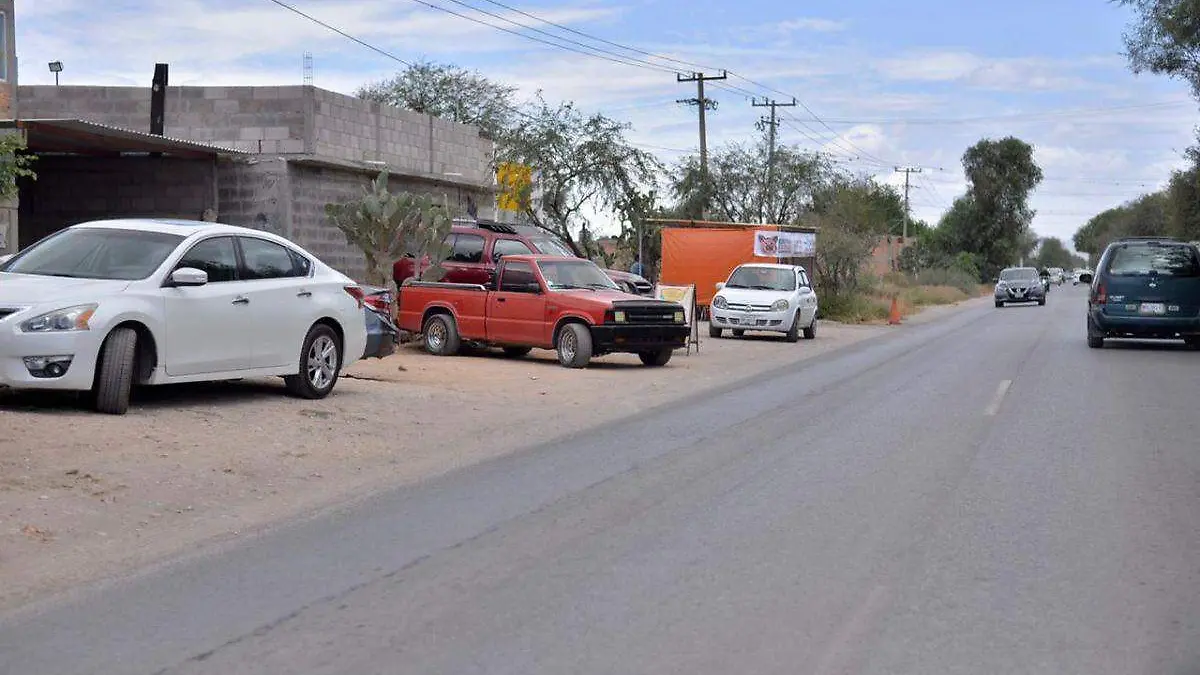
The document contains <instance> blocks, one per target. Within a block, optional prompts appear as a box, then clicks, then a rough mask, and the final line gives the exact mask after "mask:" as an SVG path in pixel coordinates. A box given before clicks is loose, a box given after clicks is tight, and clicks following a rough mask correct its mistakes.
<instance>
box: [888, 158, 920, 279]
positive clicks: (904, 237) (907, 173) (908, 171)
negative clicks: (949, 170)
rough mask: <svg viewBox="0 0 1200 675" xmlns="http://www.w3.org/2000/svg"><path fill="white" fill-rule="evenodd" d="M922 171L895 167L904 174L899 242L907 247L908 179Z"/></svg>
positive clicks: (906, 167) (894, 261) (893, 264)
mask: <svg viewBox="0 0 1200 675" xmlns="http://www.w3.org/2000/svg"><path fill="white" fill-rule="evenodd" d="M922 171H924V169H922V168H921V167H919V166H898V167H896V172H897V173H903V174H904V229H903V234H901V236H900V241H901V242H902V243H903V244H904V245H905V246H908V220H909V208H908V179H909V177H910V176H911V175H912V174H914V173H921V172H922ZM888 241H889V242H890V241H891V235H889V236H888ZM892 269H896V260H895V256H893V257H892Z"/></svg>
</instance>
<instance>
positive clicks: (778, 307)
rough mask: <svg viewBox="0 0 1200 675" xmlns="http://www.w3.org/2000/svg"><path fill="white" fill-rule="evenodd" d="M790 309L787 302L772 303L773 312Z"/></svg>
mask: <svg viewBox="0 0 1200 675" xmlns="http://www.w3.org/2000/svg"><path fill="white" fill-rule="evenodd" d="M788 307H789V304H788V301H787V300H776V301H775V302H773V303H771V311H772V312H782V311H784V310H786V309H787V308H788Z"/></svg>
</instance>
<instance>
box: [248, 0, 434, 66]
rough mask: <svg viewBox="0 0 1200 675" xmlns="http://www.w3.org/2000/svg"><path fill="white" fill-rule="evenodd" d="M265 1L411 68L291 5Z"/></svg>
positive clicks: (400, 59)
mask: <svg viewBox="0 0 1200 675" xmlns="http://www.w3.org/2000/svg"><path fill="white" fill-rule="evenodd" d="M267 1H268V2H273V3H275V4H276V5H279V6H280V7H282V8H284V9H286V10H288V11H289V12H294V13H296V14H299V15H300V16H302V17H304V18H306V19H308V20H309V21H312V22H313V23H315V24H317V25H319V26H321V27H323V28H326V29H328V30H331V31H333V32H335V33H337V34H338V35H341V36H342V37H344V38H346V39H347V40H352V41H354V42H357V43H358V44H360V45H362V46H363V47H366V48H367V49H370V50H371V51H373V52H376V53H378V54H380V55H382V56H386V57H387V58H389V59H391V60H393V61H397V62H399V63H402V64H404V65H406V66H408V67H410V68H411V67H412V64H411V63H409V62H408V61H405V60H404V59H402V58H400V57H399V56H396V55H395V54H392V53H391V52H388V51H385V50H383V49H380V48H379V47H376V46H375V45H373V44H370V43H368V42H364V41H362V40H360V39H358V38H356V37H354V36H353V35H351V34H349V33H347V32H346V31H344V30H342V29H340V28H337V27H335V26H331V25H329V24H327V23H325V22H324V21H322V20H320V19H318V18H316V17H314V16H311V15H309V14H305V13H304V12H302V11H300V10H298V9H296V8H295V7H292V6H291V5H289V4H287V3H286V2H282V0H267Z"/></svg>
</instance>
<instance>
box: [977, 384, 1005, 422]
mask: <svg viewBox="0 0 1200 675" xmlns="http://www.w3.org/2000/svg"><path fill="white" fill-rule="evenodd" d="M1011 386H1012V380H1004V381H1003V382H1001V383H1000V386H999V387H996V395H995V396H993V397H992V402H991V403H989V404H988V407H986V408H984V410H983V414H984V415H987V416H988V417H995V416H996V413H998V412H1000V404H1001V403H1004V395H1005V394H1007V393H1008V388H1009V387H1011Z"/></svg>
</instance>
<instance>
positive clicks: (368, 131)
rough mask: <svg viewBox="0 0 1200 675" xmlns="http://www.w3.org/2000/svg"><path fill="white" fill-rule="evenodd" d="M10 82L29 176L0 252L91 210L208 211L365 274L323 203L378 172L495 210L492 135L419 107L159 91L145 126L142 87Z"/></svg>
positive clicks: (133, 213) (295, 92)
mask: <svg viewBox="0 0 1200 675" xmlns="http://www.w3.org/2000/svg"><path fill="white" fill-rule="evenodd" d="M2 5H3V1H2V0H0V12H2V11H3V6H2ZM9 5H11V1H10V2H9ZM9 27H10V28H11V19H10V24H9ZM15 91H16V96H15V99H14V100H15V101H16V102H18V104H19V106H20V107H19V112H18V113H11V112H10V114H9V115H2V114H0V117H8V118H9V119H4V120H0V129H3V128H7V129H19V130H20V131H22V132H23V133H24V134H25V135H26V139H27V142H28V145H29V149H30V151H31V152H33V153H35V154H36V155H38V160H37V163H36V166H35V169H36V171H37V174H38V178H37V180H33V181H25V182H23V183H22V185H21V189H20V199H19V204H18V208H17V212H16V218H15V219H13V220H14V222H12V223H10V225H9V227H8V248H9V250H8V251H5V252H11V251H12V250H16V249H17V248H18V247H25V246H28V245H30V244H32V243H33V242H35V241H37V240H39V239H41V238H42V237H45V236H46V235H48V234H51V233H53V232H55V231H57V230H59V229H61V228H63V227H65V226H67V225H70V224H72V223H75V222H79V221H83V220H88V219H95V218H112V217H146V216H168V217H178V218H193V219H200V218H213V219H216V220H219V221H221V222H225V223H229V224H233V225H243V226H247V227H254V228H258V229H262V230H267V231H271V232H275V233H278V234H281V235H283V236H286V237H289V238H291V239H293V240H294V241H296V242H297V243H299V244H300V245H301V246H304V247H305V248H308V249H309V250H311V251H312V252H313V253H315V254H316V255H318V256H320V257H321V258H322V259H323V260H325V261H326V262H328V263H329V264H331V265H333V266H334V267H336V268H338V269H339V270H341V271H343V272H345V273H346V274H349V275H351V276H353V277H356V278H362V276H363V272H364V269H363V259H362V255H361V253H359V252H358V251H357V250H356V249H354V248H353V247H352V246H350V245H348V244H346V242H345V239H344V237H343V236H342V234H341V233H340V232H338V231H337V229H336V228H335V227H334V226H333V225H332V224H331V223H329V222H328V221H327V219H326V217H325V213H324V209H325V205H326V204H327V203H330V202H337V201H342V200H344V199H350V198H353V197H355V196H357V195H359V194H361V192H362V190H363V189H365V188H366V187H367V186H368V184H369V182H370V181H371V180H373V179H374V177H375V176H376V175H378V173H379V171H380V170H382V169H384V168H387V169H388V170H389V172H390V174H391V176H392V184H393V185H392V187H393V189H396V190H400V189H405V190H409V191H416V192H425V193H431V194H434V195H445V197H446V198H447V199H448V201H449V202H450V204H451V205H452V206H453V207H455V208H457V209H459V210H460V211H462V212H475V213H477V214H478V215H479V216H481V217H483V216H493V215H494V202H495V199H494V194H495V188H494V183H495V180H494V176H495V173H494V168H493V161H494V143H493V142H492V140H491V139H489V138H486V137H485V136H483V135H481V134H480V132H479V131H478V130H477V129H476V128H474V127H470V126H466V125H462V124H456V123H453V122H449V121H446V120H443V119H439V118H435V117H431V116H429V115H422V114H418V113H413V112H410V111H406V110H400V109H397V108H393V107H390V106H385V105H380V104H377V103H371V102H368V101H363V100H360V99H357V98H354V97H350V96H345V95H342V94H338V93H335V92H331V91H325V90H322V89H318V88H316V87H313V86H307V85H306V86H282V87H168V88H167V89H166V96H165V106H164V111H163V112H164V116H163V133H162V135H155V134H151V133H150V130H151V114H152V110H151V89H150V88H149V87H145V88H142V87H87V86H84V87H80V86H62V87H58V86H24V87H16V88H15ZM0 111H2V108H0ZM0 226H2V225H0ZM14 244H15V245H14ZM0 250H3V248H0Z"/></svg>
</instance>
